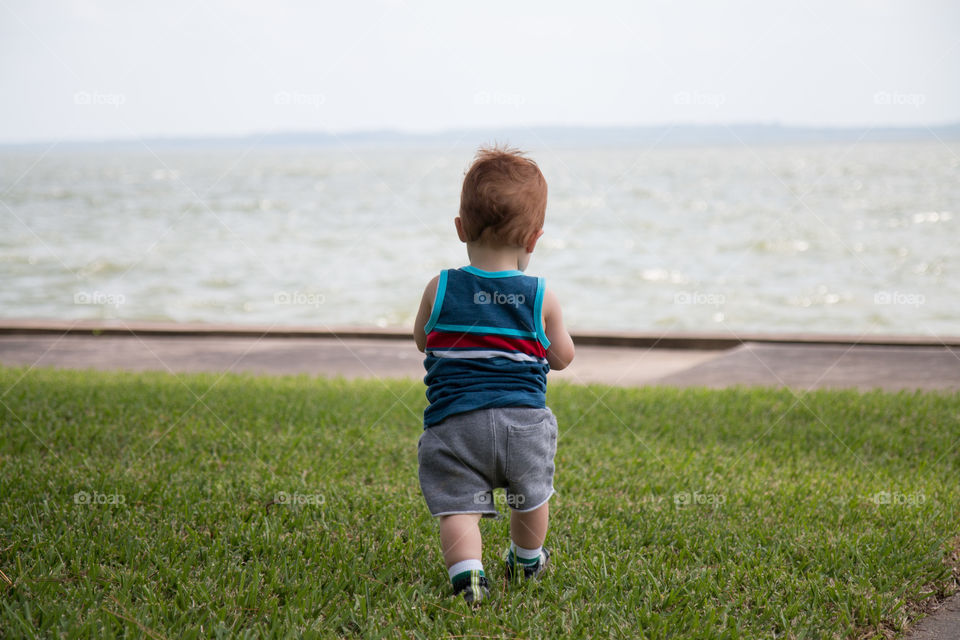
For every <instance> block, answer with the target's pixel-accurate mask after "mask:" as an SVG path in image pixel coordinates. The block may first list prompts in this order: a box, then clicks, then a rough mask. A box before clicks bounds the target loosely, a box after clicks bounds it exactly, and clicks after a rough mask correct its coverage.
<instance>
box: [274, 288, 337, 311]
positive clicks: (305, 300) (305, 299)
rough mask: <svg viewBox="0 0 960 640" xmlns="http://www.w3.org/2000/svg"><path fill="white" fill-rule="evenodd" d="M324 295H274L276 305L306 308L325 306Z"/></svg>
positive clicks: (301, 292) (294, 293) (298, 292)
mask: <svg viewBox="0 0 960 640" xmlns="http://www.w3.org/2000/svg"><path fill="white" fill-rule="evenodd" d="M324 299H325V298H324V297H323V294H322V293H308V292H305V291H277V292H276V293H275V294H273V303H274V304H289V305H297V306H304V307H319V306H320V305H322V304H323V301H324Z"/></svg>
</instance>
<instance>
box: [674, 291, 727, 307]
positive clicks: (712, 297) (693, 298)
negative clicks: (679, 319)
mask: <svg viewBox="0 0 960 640" xmlns="http://www.w3.org/2000/svg"><path fill="white" fill-rule="evenodd" d="M726 302H727V297H726V296H725V295H723V294H722V293H712V292H709V291H678V292H677V293H676V294H674V296H673V304H697V305H708V306H712V307H719V306H720V305H723V304H726Z"/></svg>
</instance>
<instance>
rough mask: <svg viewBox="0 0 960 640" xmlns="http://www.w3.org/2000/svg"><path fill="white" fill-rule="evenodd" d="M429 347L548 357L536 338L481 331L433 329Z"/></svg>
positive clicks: (428, 340)
mask: <svg viewBox="0 0 960 640" xmlns="http://www.w3.org/2000/svg"><path fill="white" fill-rule="evenodd" d="M427 349H491V350H494V351H510V352H519V353H525V354H527V355H531V356H535V357H537V358H546V357H547V351H546V349H544V348H543V345H542V344H540V343H539V342H538V341H536V340H530V339H526V338H514V337H511V336H494V335H487V334H481V333H447V332H446V331H431V332H430V333H429V334H428V335H427Z"/></svg>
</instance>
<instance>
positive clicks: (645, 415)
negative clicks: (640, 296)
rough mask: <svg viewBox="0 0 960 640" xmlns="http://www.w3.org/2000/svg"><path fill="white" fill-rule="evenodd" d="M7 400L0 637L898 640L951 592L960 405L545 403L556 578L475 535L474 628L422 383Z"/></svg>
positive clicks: (884, 401)
mask: <svg viewBox="0 0 960 640" xmlns="http://www.w3.org/2000/svg"><path fill="white" fill-rule="evenodd" d="M4 392H5V393H4ZM0 394H3V395H2V397H0V401H2V404H0V434H2V439H0V495H2V504H0V536H2V537H0V569H2V571H3V573H4V575H5V576H6V577H8V578H9V580H10V581H11V582H12V585H11V584H9V583H7V582H6V581H5V580H4V579H3V576H0V592H2V597H0V636H6V637H20V636H23V637H32V636H40V637H51V636H52V637H61V636H62V637H105V638H110V637H124V636H126V637H145V636H152V637H167V638H191V637H213V636H216V637H227V636H229V637H253V636H277V637H281V636H282V637H294V636H298V635H301V634H302V635H308V636H310V635H319V636H325V637H338V636H360V637H380V636H386V637H396V636H405V637H420V638H436V637H491V636H492V637H499V636H527V637H535V638H540V637H558V638H559V637H575V636H594V637H608V636H623V637H636V638H665V637H696V638H760V637H764V638H771V637H785V638H829V637H848V638H860V637H884V636H889V635H891V634H892V633H895V632H897V631H899V630H901V629H902V628H903V623H904V622H905V620H906V619H907V618H908V617H911V616H914V615H915V614H916V613H917V611H918V610H919V609H918V603H921V602H922V601H924V600H925V599H928V598H931V597H942V596H943V595H945V594H946V593H949V592H950V591H951V590H952V589H953V588H954V585H955V574H954V573H953V571H954V565H955V564H956V562H955V558H956V556H953V558H954V560H953V561H951V559H950V557H951V554H952V553H954V552H955V551H956V547H957V543H958V534H960V529H958V527H960V525H958V523H960V482H958V478H960V446H958V442H957V439H958V438H960V394H920V393H916V394H915V393H898V394H885V393H879V392H875V393H866V394H858V393H855V392H826V391H818V392H812V393H808V394H804V395H802V396H799V399H798V397H795V396H794V395H793V393H791V392H790V391H788V390H770V389H733V390H726V391H707V390H676V389H670V388H644V389H618V388H609V387H602V386H589V387H583V386H573V385H565V384H552V385H551V389H550V391H549V397H548V402H549V404H550V406H551V407H552V409H553V410H554V413H556V414H557V417H558V421H559V424H560V439H559V449H558V453H557V460H556V461H557V476H556V487H557V489H558V491H559V493H558V494H557V495H556V496H555V497H554V499H553V502H552V503H551V504H552V521H551V528H550V532H549V534H548V542H547V544H548V546H550V547H551V549H552V550H553V551H554V559H555V565H554V566H553V567H552V569H551V571H550V572H549V573H548V574H547V577H546V578H545V579H544V580H543V581H542V582H540V583H532V584H526V585H520V586H515V587H514V586H512V587H510V588H507V587H506V585H505V584H504V582H503V571H502V568H501V566H500V562H499V556H500V553H501V551H502V550H503V548H504V547H505V546H506V545H507V543H508V538H507V521H506V519H502V520H492V521H487V520H485V521H483V522H482V523H481V528H482V531H483V534H484V563H485V565H486V567H487V571H488V574H489V575H490V577H491V578H492V582H493V587H494V588H493V595H494V598H493V600H492V602H490V603H488V604H487V605H486V606H484V607H482V608H480V609H479V610H478V611H476V612H473V611H471V610H470V609H469V608H468V607H467V606H466V605H465V604H464V603H463V602H462V601H461V600H459V599H455V598H453V597H452V596H451V595H450V586H449V584H448V581H447V575H446V571H445V569H444V567H443V562H442V558H441V555H440V550H439V542H438V537H437V526H436V523H435V521H434V520H433V519H432V518H431V517H430V515H429V513H428V512H427V509H426V506H425V505H424V503H423V500H422V497H421V496H420V491H419V486H418V484H417V466H416V464H417V462H416V444H417V438H418V437H419V435H420V432H421V423H420V416H421V411H422V409H423V406H424V402H425V400H424V395H423V386H422V384H421V383H420V382H419V381H417V380H395V381H387V382H383V381H344V380H340V379H338V380H322V379H321V380H318V379H310V378H307V377H303V376H301V377H286V378H256V377H251V376H236V375H228V376H225V377H221V376H219V375H190V376H180V377H175V376H172V375H166V374H129V373H94V372H76V371H74V372H65V371H54V370H42V369H35V370H31V371H27V370H26V369H10V368H7V369H2V368H0ZM198 398H200V399H199V400H198ZM81 492H86V494H83V493H81ZM882 492H886V493H882ZM284 494H285V495H287V496H292V497H293V499H292V500H288V501H287V502H286V503H274V504H271V502H272V501H274V500H276V499H277V498H278V497H279V498H282V497H283V495H284ZM878 494H880V496H881V498H880V499H877V495H878ZM84 495H89V496H91V500H90V501H91V502H94V503H97V502H101V504H77V503H76V502H77V500H80V501H81V502H82V501H83V496H84ZM113 496H115V497H113ZM888 496H889V498H890V500H889V503H886V502H887V500H886V498H887V497H888ZM121 500H122V504H102V502H110V501H113V502H120V501H121ZM678 502H680V503H683V502H687V503H688V504H678ZM504 509H505V507H503V506H502V505H501V510H504Z"/></svg>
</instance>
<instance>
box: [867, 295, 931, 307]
mask: <svg viewBox="0 0 960 640" xmlns="http://www.w3.org/2000/svg"><path fill="white" fill-rule="evenodd" d="M926 301H927V298H926V297H925V296H924V295H923V294H922V293H911V292H906V291H877V292H876V293H875V294H873V304H884V305H903V306H908V307H919V306H920V305H922V304H924V303H925V302H926Z"/></svg>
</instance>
